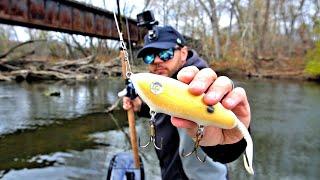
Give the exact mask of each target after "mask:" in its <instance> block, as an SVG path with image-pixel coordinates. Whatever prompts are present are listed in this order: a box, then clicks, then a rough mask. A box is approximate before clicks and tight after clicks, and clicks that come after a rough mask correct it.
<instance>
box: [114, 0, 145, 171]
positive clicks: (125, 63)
mask: <svg viewBox="0 0 320 180" xmlns="http://www.w3.org/2000/svg"><path fill="white" fill-rule="evenodd" d="M117 7H118V8H117V9H118V18H119V24H120V26H119V24H118V20H117V16H116V13H115V12H114V11H113V16H114V20H115V22H116V26H117V30H118V33H119V38H120V48H121V50H120V55H119V57H120V60H121V67H122V78H123V79H124V80H125V81H126V84H128V80H129V77H130V74H131V72H132V71H131V67H130V63H129V55H128V51H127V48H126V45H125V42H124V40H123V36H122V32H121V16H120V5H119V0H117ZM127 117H128V122H129V132H130V142H131V148H132V152H133V159H134V165H135V168H137V169H138V168H140V158H139V153H138V145H137V131H136V126H135V117H134V111H133V108H130V109H128V110H127Z"/></svg>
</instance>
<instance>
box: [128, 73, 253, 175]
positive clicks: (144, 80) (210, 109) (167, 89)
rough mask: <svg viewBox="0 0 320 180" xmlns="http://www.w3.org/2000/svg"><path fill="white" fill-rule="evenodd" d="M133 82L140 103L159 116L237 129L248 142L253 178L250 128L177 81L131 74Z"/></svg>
mask: <svg viewBox="0 0 320 180" xmlns="http://www.w3.org/2000/svg"><path fill="white" fill-rule="evenodd" d="M130 79H131V81H132V83H133V85H134V88H135V90H136V92H137V93H138V95H139V96H140V97H141V99H142V100H143V101H144V102H145V103H146V104H147V105H148V106H149V107H150V109H151V110H152V111H155V112H157V113H165V114H168V115H171V116H174V117H178V118H183V119H188V120H191V121H193V122H195V123H197V124H199V125H204V126H211V125H213V126H216V127H219V128H223V129H232V128H235V127H237V128H238V129H239V130H240V132H241V133H242V134H243V135H244V138H245V140H246V141H247V148H246V154H247V156H246V157H244V164H245V167H246V169H247V171H248V172H249V173H250V174H253V169H252V156H253V145H252V144H253V143H252V139H251V136H250V134H249V132H248V130H247V128H246V127H245V126H244V125H243V124H242V123H241V122H240V120H239V119H238V118H237V117H236V115H235V114H234V113H233V112H232V111H230V110H228V109H225V108H224V107H223V106H222V105H221V103H217V104H215V105H214V106H208V105H206V104H204V102H203V96H204V94H202V95H199V96H195V95H192V94H191V93H189V91H188V85H187V84H185V83H183V82H180V81H178V80H175V79H172V78H168V77H165V76H161V75H156V74H152V73H138V74H132V75H131V76H130Z"/></svg>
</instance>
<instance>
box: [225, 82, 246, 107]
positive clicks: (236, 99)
mask: <svg viewBox="0 0 320 180" xmlns="http://www.w3.org/2000/svg"><path fill="white" fill-rule="evenodd" d="M221 103H222V105H223V106H224V107H225V108H227V109H233V108H235V107H236V106H238V105H239V104H240V103H244V105H245V104H248V100H247V95H246V91H245V90H244V89H243V88H242V87H236V88H234V89H233V90H232V91H231V92H230V93H229V94H228V95H227V96H226V97H225V98H224V99H223V100H222V102H221Z"/></svg>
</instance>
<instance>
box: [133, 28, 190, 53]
mask: <svg viewBox="0 0 320 180" xmlns="http://www.w3.org/2000/svg"><path fill="white" fill-rule="evenodd" d="M154 30H155V33H156V37H155V38H151V39H150V38H149V35H148V34H147V35H145V37H144V46H143V48H142V49H140V50H139V52H138V55H137V57H138V58H140V57H143V56H144V55H145V54H146V53H147V52H149V51H150V50H154V49H170V48H174V47H175V46H176V45H178V46H184V45H185V39H184V38H183V36H182V35H181V34H180V33H179V32H178V31H177V30H175V29H174V28H173V27H171V26H163V27H160V26H158V27H156V28H155V29H154Z"/></svg>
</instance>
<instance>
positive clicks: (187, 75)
mask: <svg viewBox="0 0 320 180" xmlns="http://www.w3.org/2000/svg"><path fill="white" fill-rule="evenodd" d="M198 72H199V69H198V68H197V67H196V66H187V67H185V68H182V69H181V70H180V71H179V73H178V75H177V79H178V80H179V81H181V82H184V83H186V84H189V83H190V82H191V81H192V79H193V78H194V76H195V75H196V74H197V73H198Z"/></svg>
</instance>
